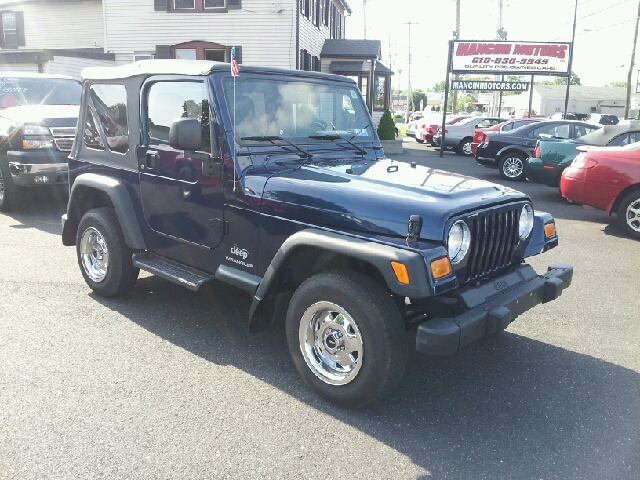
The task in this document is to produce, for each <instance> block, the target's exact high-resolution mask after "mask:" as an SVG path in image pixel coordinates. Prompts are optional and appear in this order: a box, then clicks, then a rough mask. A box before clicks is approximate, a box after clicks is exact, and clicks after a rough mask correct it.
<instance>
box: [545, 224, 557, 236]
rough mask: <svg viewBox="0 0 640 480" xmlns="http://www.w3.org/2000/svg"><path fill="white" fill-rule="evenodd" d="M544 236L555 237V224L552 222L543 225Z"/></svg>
mask: <svg viewBox="0 0 640 480" xmlns="http://www.w3.org/2000/svg"><path fill="white" fill-rule="evenodd" d="M544 236H545V237H547V238H551V237H555V236H556V224H555V223H553V222H550V223H545V224H544Z"/></svg>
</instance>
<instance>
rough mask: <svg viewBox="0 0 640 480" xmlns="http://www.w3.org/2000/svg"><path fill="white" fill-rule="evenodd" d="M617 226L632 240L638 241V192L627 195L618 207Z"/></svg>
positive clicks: (639, 201) (639, 224)
mask: <svg viewBox="0 0 640 480" xmlns="http://www.w3.org/2000/svg"><path fill="white" fill-rule="evenodd" d="M617 214H618V224H619V225H620V227H621V228H622V230H624V232H625V233H626V234H627V235H629V236H630V237H632V238H636V239H639V240H640V190H635V191H633V192H631V193H630V194H628V195H627V196H626V197H624V198H623V199H622V201H621V202H620V206H619V207H618V212H617Z"/></svg>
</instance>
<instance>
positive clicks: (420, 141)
mask: <svg viewBox="0 0 640 480" xmlns="http://www.w3.org/2000/svg"><path fill="white" fill-rule="evenodd" d="M416 142H418V143H424V140H422V139H420V138H418V137H416Z"/></svg>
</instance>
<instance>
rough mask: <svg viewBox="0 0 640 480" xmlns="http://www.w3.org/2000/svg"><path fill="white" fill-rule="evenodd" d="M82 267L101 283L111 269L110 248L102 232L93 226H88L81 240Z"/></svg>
mask: <svg viewBox="0 0 640 480" xmlns="http://www.w3.org/2000/svg"><path fill="white" fill-rule="evenodd" d="M80 259H81V261H82V268H83V269H84V272H85V273H86V274H87V276H88V277H89V278H90V279H91V280H92V281H94V282H96V283H100V282H101V281H103V280H104V278H105V277H106V276H107V272H108V270H109V250H108V248H107V243H106V242H105V241H104V237H103V236H102V234H101V233H100V232H99V231H98V230H96V229H95V228H93V227H89V228H87V229H86V230H85V231H84V233H83V234H82V239H81V240H80Z"/></svg>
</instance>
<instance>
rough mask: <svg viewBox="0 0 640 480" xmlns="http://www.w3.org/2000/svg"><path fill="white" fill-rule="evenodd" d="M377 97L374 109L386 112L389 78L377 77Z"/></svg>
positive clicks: (374, 99) (374, 98) (374, 100)
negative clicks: (385, 102)
mask: <svg viewBox="0 0 640 480" xmlns="http://www.w3.org/2000/svg"><path fill="white" fill-rule="evenodd" d="M375 87H376V90H375V96H374V97H373V109H374V110H384V101H385V98H386V96H387V95H386V93H387V77H383V76H381V75H376V81H375Z"/></svg>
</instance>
